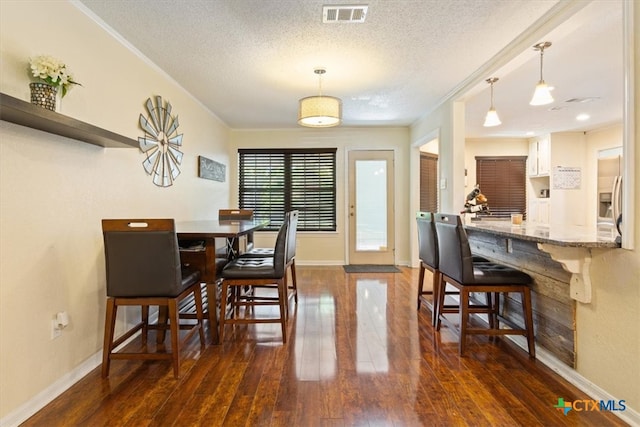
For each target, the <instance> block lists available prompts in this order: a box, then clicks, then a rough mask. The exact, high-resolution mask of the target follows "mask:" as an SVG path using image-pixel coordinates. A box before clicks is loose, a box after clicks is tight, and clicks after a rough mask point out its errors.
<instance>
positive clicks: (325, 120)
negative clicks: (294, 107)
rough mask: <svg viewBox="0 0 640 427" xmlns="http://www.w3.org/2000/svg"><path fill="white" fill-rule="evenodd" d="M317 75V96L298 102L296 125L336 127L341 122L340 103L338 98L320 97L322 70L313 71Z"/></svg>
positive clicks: (324, 71)
mask: <svg viewBox="0 0 640 427" xmlns="http://www.w3.org/2000/svg"><path fill="white" fill-rule="evenodd" d="M313 72H314V73H316V74H317V75H318V87H319V91H318V92H319V93H318V96H308V97H306V98H302V99H301V100H300V106H299V108H298V124H300V125H301V126H307V127H312V128H327V127H332V126H338V125H339V124H340V123H341V122H342V101H341V100H340V98H336V97H333V96H324V95H322V75H323V74H324V73H326V70H325V69H323V68H317V69H315V70H313Z"/></svg>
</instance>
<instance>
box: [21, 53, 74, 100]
mask: <svg viewBox="0 0 640 427" xmlns="http://www.w3.org/2000/svg"><path fill="white" fill-rule="evenodd" d="M29 65H30V70H31V75H32V76H33V77H35V78H36V79H39V80H41V81H42V82H44V83H47V84H49V85H51V86H55V87H59V88H61V97H64V96H65V95H66V94H67V92H68V91H69V89H71V86H72V85H78V86H82V85H81V84H80V83H78V82H76V81H74V80H73V75H72V74H71V72H70V71H69V69H68V68H67V66H66V65H65V64H64V63H63V62H62V61H60V60H59V59H56V58H54V57H52V56H49V55H40V56H36V57H35V58H30V59H29Z"/></svg>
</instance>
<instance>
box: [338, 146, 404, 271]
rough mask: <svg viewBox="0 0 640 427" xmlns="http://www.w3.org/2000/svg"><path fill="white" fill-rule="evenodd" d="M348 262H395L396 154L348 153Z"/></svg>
mask: <svg viewBox="0 0 640 427" xmlns="http://www.w3.org/2000/svg"><path fill="white" fill-rule="evenodd" d="M348 159H349V167H348V169H349V171H348V172H349V189H348V191H349V195H348V201H349V264H379V265H392V264H395V231H394V222H395V215H394V209H393V205H394V165H393V159H394V153H393V151H391V150H384V151H350V152H349V156H348Z"/></svg>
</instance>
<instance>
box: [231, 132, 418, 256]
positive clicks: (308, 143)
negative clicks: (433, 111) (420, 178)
mask: <svg viewBox="0 0 640 427" xmlns="http://www.w3.org/2000/svg"><path fill="white" fill-rule="evenodd" d="M305 147H314V148H316V147H336V148H337V149H338V151H337V156H336V168H337V171H336V178H337V183H338V188H337V199H336V204H337V212H336V218H337V231H336V232H335V233H301V232H299V233H298V244H297V248H296V262H297V263H300V264H319V265H326V264H334V265H342V264H344V263H345V261H346V259H347V256H346V253H347V247H346V236H347V234H346V233H347V231H348V230H347V210H346V207H347V206H346V204H347V202H346V194H347V188H346V182H347V179H346V174H347V162H346V158H347V153H348V152H349V151H351V150H365V149H366V150H393V151H394V157H395V164H396V165H405V164H407V162H408V161H409V160H408V156H409V130H408V128H343V127H341V128H333V129H293V130H262V131H248V130H243V131H237V130H234V131H232V132H231V146H230V152H229V156H230V157H231V158H233V157H234V156H237V150H238V148H305ZM230 176H231V177H232V178H231V183H230V184H231V188H238V185H237V181H236V180H237V178H236V177H237V162H235V161H234V162H232V165H231V167H230ZM408 189H409V171H408V170H407V168H404V167H397V166H396V168H395V210H394V212H395V231H396V233H395V236H396V254H395V262H396V263H397V264H405V265H406V264H409V256H410V254H409V244H408V242H409V229H408V227H407V226H406V224H407V221H408V220H410V219H412V216H411V214H410V213H409V212H408V210H407V206H408V200H409V191H408ZM231 198H232V203H235V205H237V198H238V195H237V194H236V193H233V194H231ZM235 205H234V206H235ZM271 234H273V233H258V235H257V236H256V238H255V239H256V244H257V245H268V244H272V239H274V236H273V235H271Z"/></svg>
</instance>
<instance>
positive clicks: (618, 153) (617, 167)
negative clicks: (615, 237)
mask: <svg viewBox="0 0 640 427" xmlns="http://www.w3.org/2000/svg"><path fill="white" fill-rule="evenodd" d="M622 165H623V163H622V147H619V148H615V149H610V150H603V151H601V152H600V153H599V154H598V226H599V227H602V226H604V227H607V226H610V227H612V228H613V227H616V225H619V222H620V221H621V219H622V218H621V215H622ZM618 232H619V230H618Z"/></svg>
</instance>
